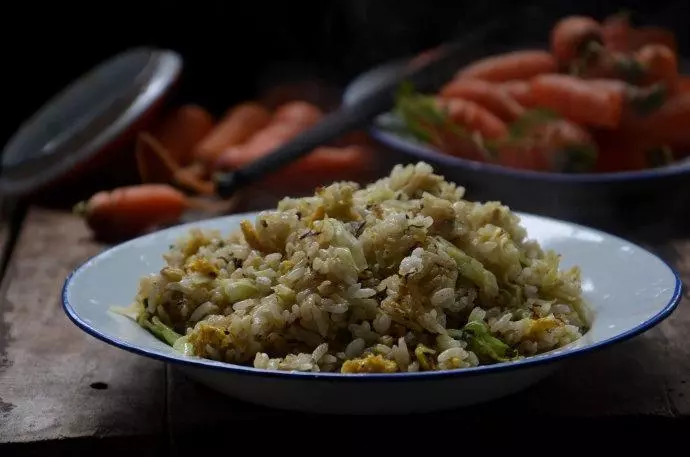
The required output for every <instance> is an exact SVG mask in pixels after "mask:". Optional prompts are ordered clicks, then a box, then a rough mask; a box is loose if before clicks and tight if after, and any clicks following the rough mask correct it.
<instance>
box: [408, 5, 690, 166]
mask: <svg viewBox="0 0 690 457" xmlns="http://www.w3.org/2000/svg"><path fill="white" fill-rule="evenodd" d="M549 42H550V48H549V49H548V50H540V49H522V50H517V51H512V52H508V53H504V54H499V55H492V56H488V57H486V58H483V59H481V60H478V61H475V62H473V63H471V64H469V65H467V66H465V67H463V68H461V69H459V70H458V71H457V73H456V74H455V76H454V77H453V78H452V80H451V81H448V82H447V83H446V84H445V86H443V87H442V88H441V90H440V91H439V93H437V94H419V93H415V92H414V90H413V89H411V88H409V87H405V88H402V89H401V93H400V95H399V97H398V101H397V104H396V110H395V111H396V113H397V115H398V117H399V118H400V119H401V120H402V121H403V123H404V125H405V127H406V128H407V130H408V132H409V133H410V134H412V135H413V136H415V137H417V138H418V139H420V140H422V141H425V142H427V143H429V144H431V145H432V146H434V147H436V148H437V149H439V150H441V151H442V152H445V153H447V154H452V155H457V156H460V157H464V158H468V159H471V160H478V161H485V162H493V163H497V164H500V165H504V166H509V167H513V168H520V169H527V170H534V171H546V172H566V173H575V172H616V171H628V170H640V169H644V168H650V167H656V166H662V165H665V164H668V163H669V162H671V161H674V160H678V159H679V158H681V157H683V154H684V152H685V151H687V150H688V147H689V146H690V128H688V126H690V76H686V75H682V74H680V73H679V70H678V55H677V46H676V40H675V36H674V34H673V33H672V32H671V31H669V30H665V29H662V28H658V27H635V26H633V25H632V24H631V22H630V21H629V19H628V17H627V16H626V15H623V14H618V15H615V16H611V17H608V18H606V19H605V20H604V21H601V22H600V21H597V20H595V19H594V18H591V17H585V16H568V17H564V18H562V19H561V20H559V21H558V22H557V23H556V24H554V26H553V27H552V29H551V33H550V36H549ZM660 151H663V154H661V155H660Z"/></svg>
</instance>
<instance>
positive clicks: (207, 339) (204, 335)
mask: <svg viewBox="0 0 690 457" xmlns="http://www.w3.org/2000/svg"><path fill="white" fill-rule="evenodd" d="M189 342H190V343H191V344H192V346H194V353H195V354H203V353H204V351H205V348H206V346H207V345H208V346H210V347H212V348H215V349H218V350H225V349H227V348H229V347H230V345H231V343H232V341H231V339H230V336H229V335H228V334H226V333H225V330H223V329H221V328H218V327H215V326H213V325H208V324H204V323H201V324H199V326H198V327H197V329H196V331H194V332H192V333H191V334H190V335H189Z"/></svg>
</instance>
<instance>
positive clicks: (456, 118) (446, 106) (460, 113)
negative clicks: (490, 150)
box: [436, 98, 508, 139]
mask: <svg viewBox="0 0 690 457" xmlns="http://www.w3.org/2000/svg"><path fill="white" fill-rule="evenodd" d="M436 103H437V105H438V107H439V108H440V109H441V111H443V112H445V113H446V114H447V116H448V118H449V120H450V121H451V122H452V123H453V124H455V125H457V126H459V127H462V128H464V129H466V130H468V131H469V133H473V132H477V133H479V134H480V135H481V136H482V137H483V138H485V139H496V138H501V137H504V136H506V135H507V134H508V127H507V126H506V124H505V122H503V121H502V120H501V119H499V118H498V117H496V116H495V115H493V114H491V113H490V112H489V111H488V110H487V109H485V108H482V107H481V106H479V105H478V104H476V103H474V102H471V101H469V100H463V99H461V98H450V99H446V98H437V99H436Z"/></svg>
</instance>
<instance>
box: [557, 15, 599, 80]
mask: <svg viewBox="0 0 690 457" xmlns="http://www.w3.org/2000/svg"><path fill="white" fill-rule="evenodd" d="M592 43H603V37H602V31H601V24H599V23H598V22H597V21H595V20H594V19H592V18H591V17H586V16H568V17H566V18H563V19H561V20H560V21H558V22H557V23H556V25H555V26H554V27H553V29H551V52H552V53H553V56H554V57H555V58H556V60H557V61H558V63H559V64H560V65H561V66H563V67H567V66H569V65H570V64H571V63H572V62H573V61H574V60H576V59H580V58H582V57H584V56H585V55H586V54H587V52H588V49H589V47H590V45H591V44H592Z"/></svg>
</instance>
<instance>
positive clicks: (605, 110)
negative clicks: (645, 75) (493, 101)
mask: <svg viewBox="0 0 690 457" xmlns="http://www.w3.org/2000/svg"><path fill="white" fill-rule="evenodd" d="M532 91H533V96H534V100H535V103H536V104H537V106H540V107H544V108H548V109H551V110H553V111H555V112H556V113H558V114H560V115H561V116H563V117H565V118H567V119H570V120H571V121H573V122H575V123H578V124H584V125H591V126H598V127H606V128H616V127H617V126H618V124H619V123H620V120H621V116H622V114H623V110H624V94H622V93H621V92H620V91H618V90H614V89H613V88H609V87H603V86H597V85H593V84H589V83H588V82H587V81H585V80H582V79H579V78H575V77H573V76H568V75H543V76H538V77H536V78H534V79H533V80H532Z"/></svg>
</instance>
